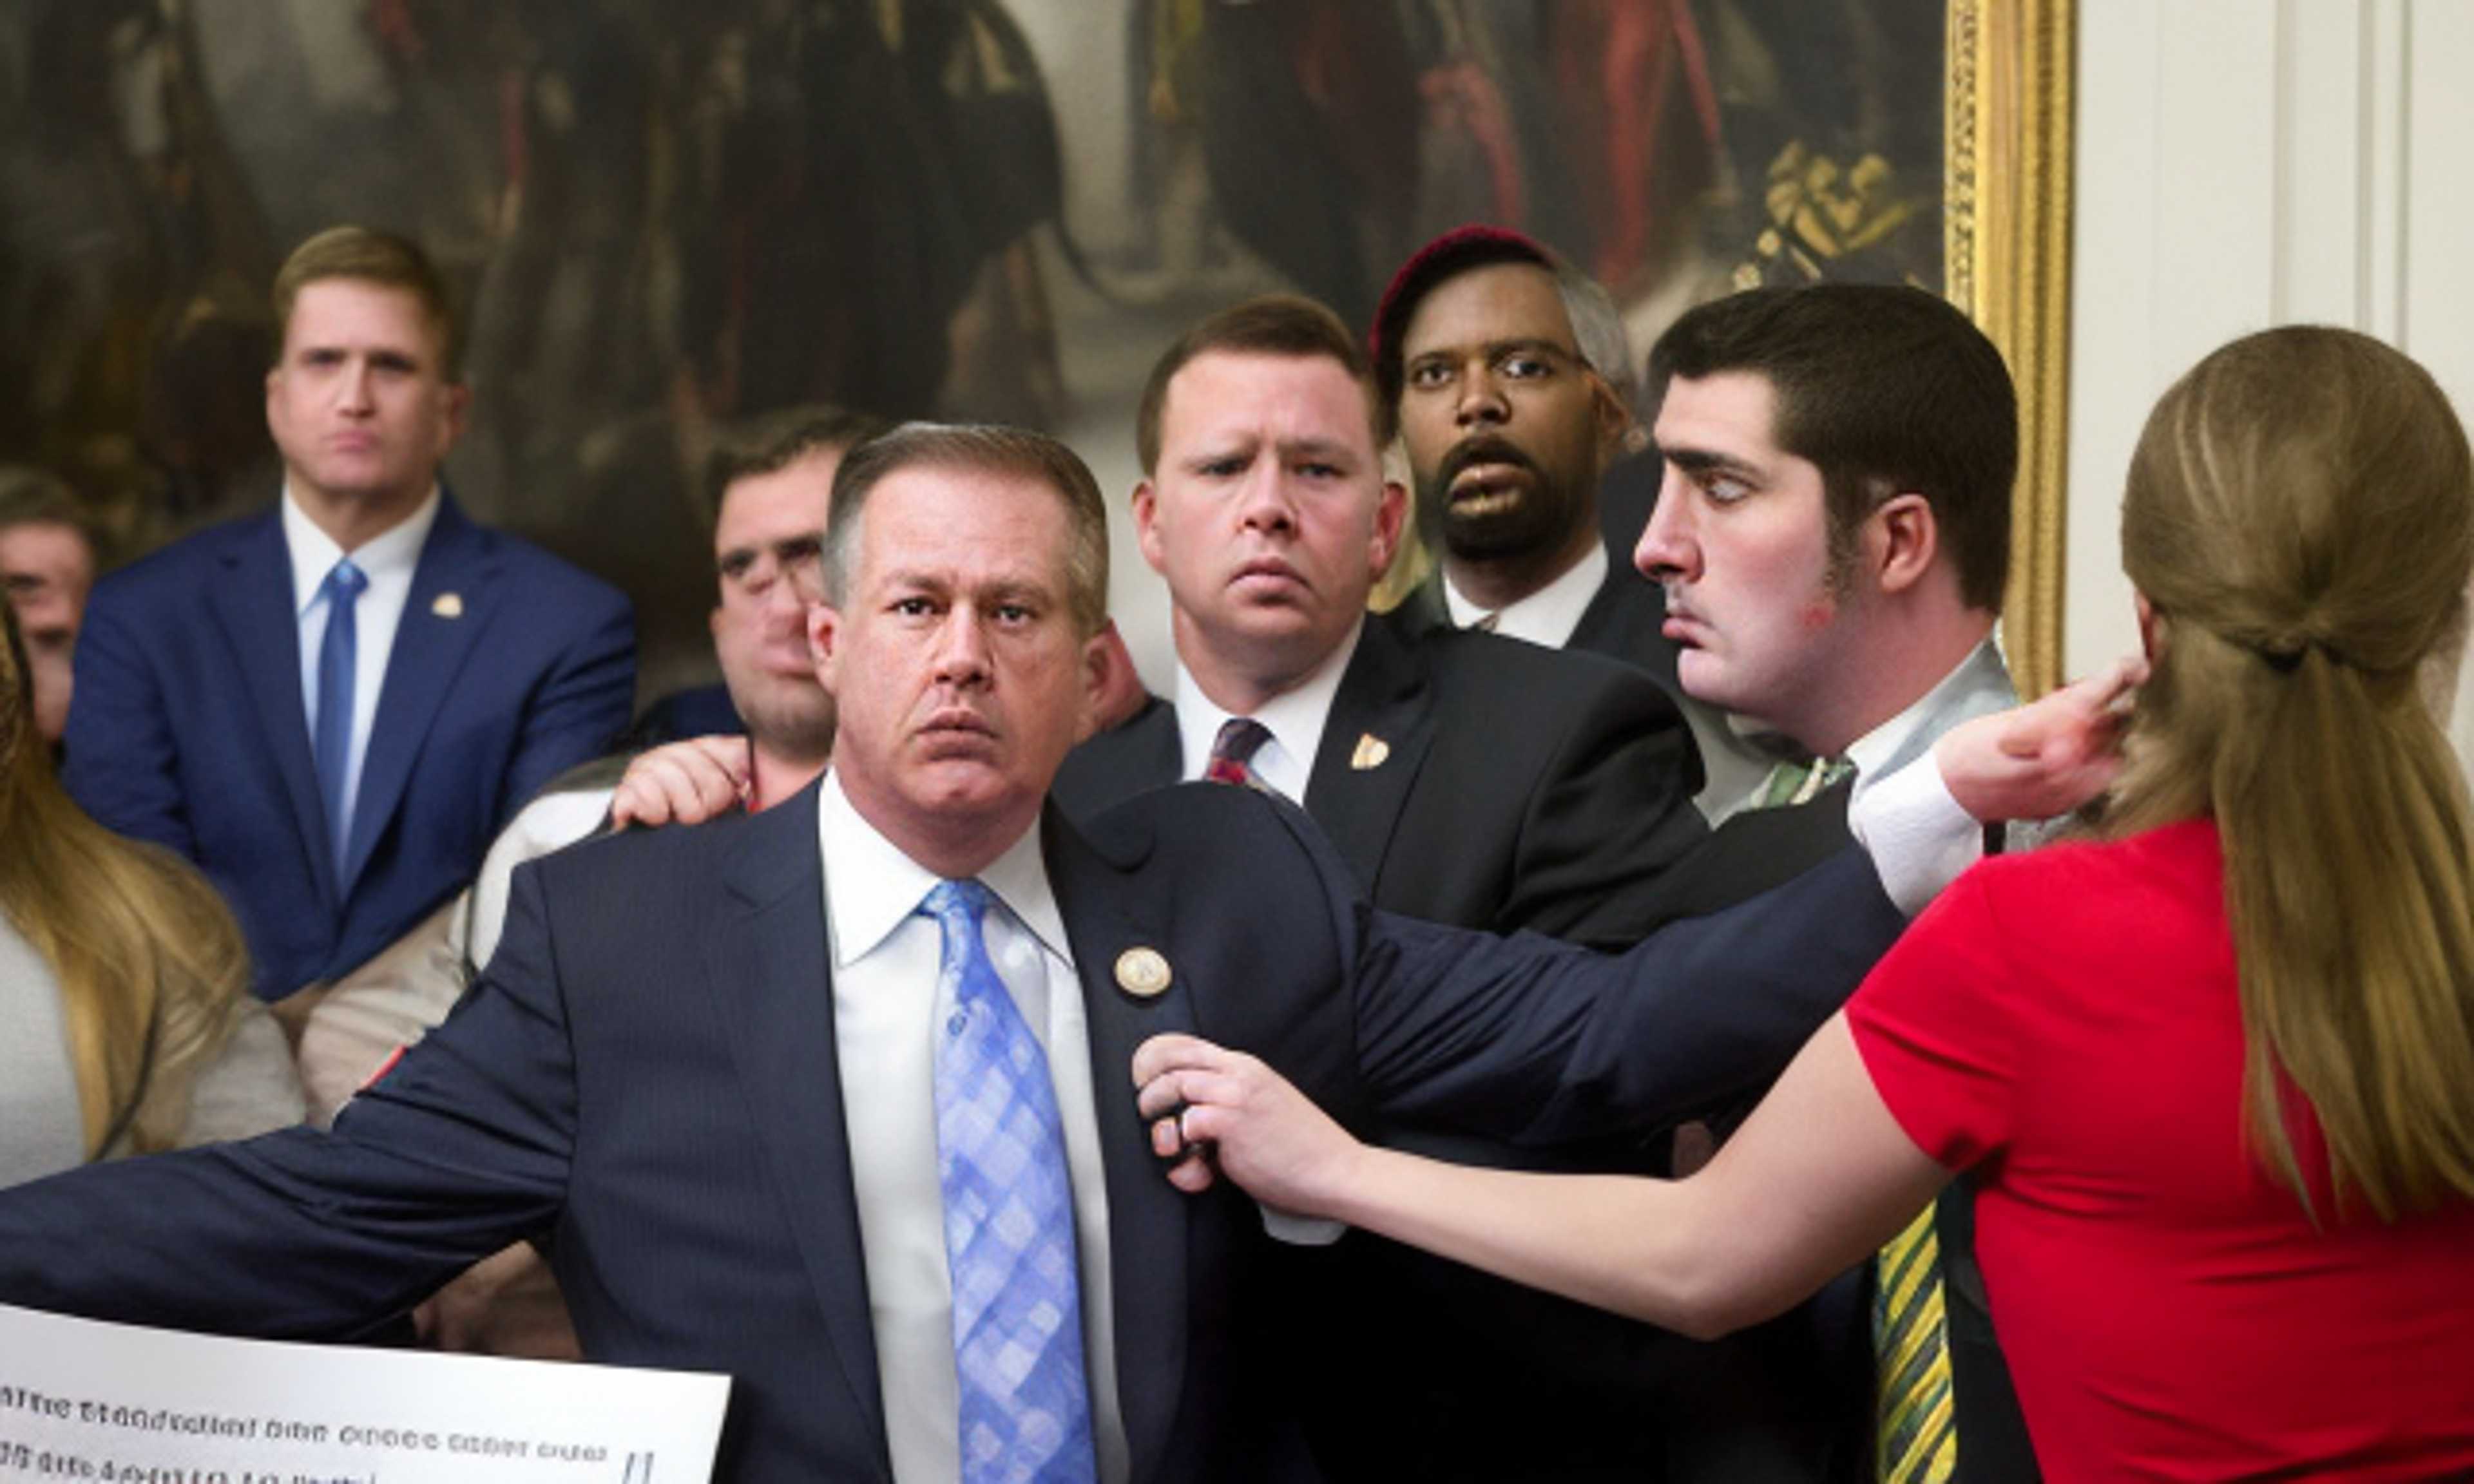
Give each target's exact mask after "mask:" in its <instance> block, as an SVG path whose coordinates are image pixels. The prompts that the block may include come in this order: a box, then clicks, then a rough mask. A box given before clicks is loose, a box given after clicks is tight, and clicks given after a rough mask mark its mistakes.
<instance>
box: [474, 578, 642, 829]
mask: <svg viewBox="0 0 2474 1484" xmlns="http://www.w3.org/2000/svg"><path fill="white" fill-rule="evenodd" d="M593 591H594V597H595V599H596V600H597V601H596V603H595V605H594V609H593V610H592V611H591V612H590V614H589V615H588V616H587V617H586V618H585V619H584V621H583V622H581V623H580V624H579V625H578V627H577V633H576V637H575V642H574V643H573V644H571V645H570V646H569V648H568V649H567V651H566V652H565V653H564V654H563V655H561V656H560V657H559V660H558V662H557V664H556V665H555V666H554V667H553V668H552V669H551V670H550V672H549V673H548V674H547V675H546V676H545V677H544V678H543V680H542V682H541V685H540V688H538V689H537V690H535V691H534V692H533V696H532V701H531V704H530V705H529V706H526V708H525V710H524V718H523V731H522V734H521V736H519V737H518V738H517V740H516V749H515V753H514V755H513V757H512V758H511V759H510V761H509V762H508V765H507V775H506V786H505V791H504V792H503V793H501V794H500V795H499V797H498V810H497V822H498V823H499V824H504V823H505V822H506V821H507V820H508V819H510V818H512V817H513V816H514V814H515V812H516V811H517V810H518V809H520V808H521V807H523V805H524V803H525V802H526V801H527V800H530V799H531V798H532V797H533V795H534V794H536V793H538V792H540V791H541V787H542V785H543V784H545V783H546V782H548V781H549V780H550V779H551V778H556V777H557V776H558V775H560V774H562V773H565V772H566V771H567V770H568V769H570V768H572V767H574V766H575V765H576V764H577V763H580V762H584V761H586V760H588V759H590V758H594V757H597V756H599V755H601V754H602V753H603V752H604V751H605V750H607V749H608V747H609V746H610V743H611V739H612V738H614V737H616V736H618V733H619V732H620V731H622V730H625V729H626V726H627V719H628V717H629V715H630V714H631V708H632V707H633V706H634V705H635V701H636V621H635V615H634V613H633V612H632V611H631V610H629V608H628V606H627V600H626V599H625V598H623V597H620V596H619V595H618V593H617V592H615V591H612V590H610V589H608V588H605V587H602V586H600V585H598V584H594V587H593Z"/></svg>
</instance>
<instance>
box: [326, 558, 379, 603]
mask: <svg viewBox="0 0 2474 1484" xmlns="http://www.w3.org/2000/svg"><path fill="white" fill-rule="evenodd" d="M369 585H370V575H369V574H368V573H367V572H364V571H362V570H361V569H360V568H359V567H357V566H354V565H353V564H352V558H350V557H341V558H338V559H336V562H335V564H334V565H333V566H331V567H329V568H327V581H326V583H325V584H324V585H323V586H325V588H326V591H327V601H328V602H338V601H340V602H344V603H350V602H352V600H353V599H355V598H358V597H359V596H360V595H361V589H362V588H364V587H367V586H369Z"/></svg>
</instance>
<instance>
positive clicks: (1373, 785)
mask: <svg viewBox="0 0 2474 1484" xmlns="http://www.w3.org/2000/svg"><path fill="white" fill-rule="evenodd" d="M1382 421H1383V419H1382V417H1381V413H1380V410H1379V408H1377V407H1376V406H1374V405H1373V404H1372V403H1371V402H1370V393H1369V389H1368V386H1367V382H1366V375H1365V363H1364V360H1363V359H1362V357H1361V355H1360V353H1359V352H1358V350H1357V347H1356V346H1355V345H1354V343H1353V342H1352V340H1351V337H1350V336H1349V334H1348V332H1347V330H1346V327H1345V326H1344V325H1342V324H1341V323H1340V321H1339V320H1338V319H1337V318H1336V317H1335V316H1333V315H1332V314H1331V313H1330V311H1328V310H1326V309H1324V308H1322V306H1321V305H1319V304H1315V303H1312V302H1310V301H1308V300H1305V299H1293V298H1283V297H1274V298H1269V299H1255V300H1251V301H1249V302H1247V303H1244V304H1240V305H1237V306H1235V307H1234V308H1231V309H1228V310H1225V311H1222V312H1221V313H1219V314H1215V315H1212V316H1210V317H1208V318H1207V319H1205V320H1203V321H1201V323H1198V324H1196V325H1195V326H1194V327H1193V328H1192V329H1190V330H1188V331H1187V332H1186V333H1185V334H1184V335H1183V336H1182V337H1180V338H1179V339H1178V341H1177V342H1176V345H1174V346H1173V347H1170V348H1169V350H1168V351H1167V352H1166V353H1164V354H1163V355H1162V356H1161V357H1160V359H1159V361H1158V362H1157V364H1156V365H1155V366H1154V367H1153V369H1152V375H1151V379H1150V385H1149V387H1148V389H1147V391H1146V393H1145V395H1144V398H1143V405H1142V412H1141V422H1140V426H1139V428H1138V431H1137V440H1136V441H1137V443H1138V444H1139V447H1140V451H1141V454H1142V458H1143V463H1144V468H1145V478H1144V480H1143V482H1142V484H1141V485H1140V486H1139V487H1138V488H1137V489H1136V490H1135V491H1134V521H1135V527H1136V530H1137V532H1138V533H1139V536H1140V539H1141V543H1142V551H1143V555H1144V558H1145V559H1146V560H1147V561H1148V562H1150V563H1151V565H1152V568H1153V569H1154V570H1156V571H1158V572H1159V573H1160V574H1161V575H1162V576H1163V577H1164V578H1165V579H1166V580H1167V582H1168V587H1169V598H1170V602H1171V605H1172V612H1173V624H1174V628H1175V634H1176V650H1177V659H1178V664H1177V695H1176V703H1175V704H1174V705H1169V704H1165V703H1163V704H1156V705H1154V706H1151V707H1150V708H1148V709H1147V710H1146V711H1145V712H1144V713H1143V714H1142V715H1140V716H1138V717H1137V718H1136V719H1135V720H1134V721H1132V722H1131V723H1129V724H1128V725H1126V726H1122V727H1118V728H1116V729H1113V730H1109V731H1106V732H1103V733H1101V734H1099V735H1098V736H1095V737H1093V738H1092V739H1091V740H1090V741H1089V742H1087V743H1085V744H1084V745H1083V746H1082V747H1080V748H1079V749H1077V750H1076V752H1075V753H1074V754H1072V755H1071V756H1070V757H1068V758H1067V760H1066V764H1065V766H1064V768H1063V769H1062V770H1061V771H1060V772H1059V773H1058V775H1057V780H1056V796H1057V800H1058V802H1060V803H1062V804H1064V805H1065V806H1066V808H1067V809H1068V810H1069V811H1071V812H1073V813H1075V814H1076V815H1077V816H1078V817H1088V816H1089V815H1091V814H1093V813H1095V812H1097V811H1098V810H1099V809H1101V808H1103V807H1104V806H1106V805H1107V804H1110V803H1114V802H1118V801H1119V800H1122V799H1125V798H1128V797H1130V796H1131V795H1133V794H1136V793H1140V792H1143V791H1146V790H1149V789H1152V788H1157V787H1160V786H1162V785H1165V784H1168V783H1174V782H1176V781H1178V780H1180V779H1191V778H1201V777H1203V776H1205V774H1206V772H1207V771H1208V770H1209V769H1210V767H1211V766H1212V764H1213V761H1214V750H1215V747H1216V746H1217V745H1218V743H1219V739H1220V737H1221V734H1222V733H1223V732H1224V731H1225V730H1229V729H1230V728H1234V727H1246V728H1256V729H1260V733H1259V735H1258V736H1256V738H1255V740H1254V741H1253V743H1252V745H1251V747H1250V749H1249V750H1248V751H1247V753H1246V755H1245V756H1244V758H1243V759H1242V764H1243V767H1244V769H1245V771H1246V773H1247V774H1248V776H1249V777H1250V778H1252V779H1254V780H1255V781H1257V782H1259V783H1260V784H1262V785H1263V786H1266V787H1269V788H1271V789H1273V791H1275V792H1277V793H1279V794H1281V795H1283V796H1284V797H1286V798H1288V799H1291V800H1293V801H1296V802H1299V803H1301V804H1302V805H1303V806H1304V808H1305V810H1306V812H1307V813H1308V814H1309V815H1311V816H1312V817H1313V818H1314V820H1315V822H1316V824H1318V825H1320V826H1322V829H1323V832H1324V833H1325V834H1326V835H1328V836H1329V837H1330V838H1331V840H1332V842H1333V844H1335V845H1336V846H1338V847H1339V849H1340V851H1341V854H1342V856H1343V857H1344V858H1346V860H1347V861H1348V862H1349V864H1350V866H1351V868H1352V869H1353V870H1355V872H1356V873H1357V879H1358V881H1359V882H1360V884H1361V885H1362V886H1363V887H1364V888H1365V890H1366V891H1367V892H1368V894H1369V895H1370V897H1371V898H1373V900H1374V901H1375V903H1376V904H1377V905H1379V906H1382V907H1384V908H1386V909H1388V910H1391V911H1397V912H1406V913H1409V914H1411V915H1413V916H1418V917H1422V918H1426V919H1428V920H1429V921H1433V922H1451V923H1455V924H1458V925H1461V926H1465V927H1483V928H1488V929H1491V930H1492V931H1495V932H1509V931H1512V930H1513V929H1516V928H1524V927H1525V928H1530V929H1534V930H1537V931H1541V932H1547V933H1552V934H1554V935H1556V936H1558V937H1562V938H1564V939H1566V940H1569V941H1574V942H1582V943H1589V944H1591V945H1600V946H1610V947H1622V946H1628V945H1631V944H1633V943H1635V942H1637V941H1638V940H1639V939H1640V937H1641V936H1642V935H1643V934H1645V933H1647V932H1648V931H1649V929H1650V928H1651V927H1652V926H1654V925H1655V924H1656V922H1658V921H1659V920H1660V916H1661V914H1660V911H1659V909H1658V907H1657V898H1656V890H1657V887H1658V883H1659V879H1660V877H1661V874H1662V872H1663V871H1664V869H1665V868H1666V866H1667V865H1668V864H1669V863H1670V862H1672V861H1673V860H1675V859H1676V858H1677V857H1678V856H1679V855H1680V854H1682V853H1683V852H1684V851H1685V850H1687V849H1689V848H1690V847H1691V846H1692V845H1693V844H1695V843H1696V842H1697V841H1698V840H1699V839H1700V838H1701V835H1702V828H1701V823H1700V821H1699V819H1698V817H1697V816H1695V815H1694V814H1693V813H1692V811H1691V808H1690V806H1689V802H1688V801H1689V797H1690V793H1691V790H1692V787H1693V785H1694V782H1695V779H1696V774H1695V771H1694V764H1693V761H1692V753H1691V743H1690V741H1689V739H1688V738H1687V736H1686V733H1685V731H1684V729H1683V727H1682V726H1681V725H1680V723H1679V722H1678V721H1677V719H1676V716H1675V711H1674V708H1673V706H1671V705H1669V704H1668V703H1667V702H1666V700H1665V698H1664V697H1663V696H1662V695H1661V693H1660V692H1659V691H1658V689H1657V687H1655V686H1654V685H1651V684H1649V683H1648V682H1646V681H1644V680H1642V679H1641V678H1640V677H1639V676H1637V674H1634V673H1632V672H1629V671H1627V670H1625V669H1624V668H1623V667H1621V666H1617V665H1613V664H1608V663H1603V662H1600V661H1597V660H1594V659H1589V658H1579V657H1567V656H1558V655H1553V654H1549V653H1546V652H1544V651H1540V650H1538V649H1536V648H1533V647H1530V646H1526V645H1520V644H1516V643H1513V642H1511V641H1508V640H1503V639H1498V638H1494V637H1492V636H1489V635H1485V634H1460V633H1455V632H1450V631H1439V632H1432V633H1427V634H1413V633H1412V632H1410V631H1409V630H1408V629H1407V628H1406V627H1405V626H1403V625H1401V624H1399V623H1397V622H1395V621H1394V620H1392V619H1389V618H1386V617H1381V616H1370V615H1369V614H1368V613H1367V611H1366V596H1367V593H1368V591H1369V589H1370V587H1371V586H1373V583H1374V580H1375V578H1376V577H1377V575H1379V574H1380V572H1381V571H1382V569H1383V567H1384V565H1385V564H1386V563H1387V562H1389V561H1390V559H1391V553H1392V549H1393V543H1394V542H1395V540H1396V539H1397V537H1398V535H1399V530H1400V520H1401V509H1402V505H1403V503H1404V499H1405V495H1404V492H1403V491H1401V489H1400V488H1399V487H1398V486H1397V485H1394V484H1390V483H1387V482H1386V481H1385V480H1384V478H1383V471H1382V463H1381V448H1382V444H1383V443H1384V441H1385V430H1384V429H1383V427H1382ZM1224 751H1225V750H1224Z"/></svg>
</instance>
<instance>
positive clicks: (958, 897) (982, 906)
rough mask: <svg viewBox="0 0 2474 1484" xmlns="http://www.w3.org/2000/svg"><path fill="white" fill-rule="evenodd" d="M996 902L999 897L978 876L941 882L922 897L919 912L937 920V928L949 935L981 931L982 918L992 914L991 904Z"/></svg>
mask: <svg viewBox="0 0 2474 1484" xmlns="http://www.w3.org/2000/svg"><path fill="white" fill-rule="evenodd" d="M995 899H996V894H995V893H994V892H991V891H989V890H988V889H987V887H986V886H985V885H983V884H982V883H981V882H980V880H979V879H978V878H977V877H970V878H966V879H964V880H960V881H939V882H937V883H936V884H935V885H934V887H931V888H930V889H929V892H928V895H927V896H926V897H924V898H920V901H919V911H920V914H921V915H922V916H925V917H932V918H934V919H935V920H936V923H937V925H938V926H940V927H942V928H944V929H945V930H946V931H948V932H952V931H954V930H956V929H962V930H965V931H969V932H977V931H979V928H980V921H981V919H982V918H984V917H986V916H987V915H988V903H989V902H991V901H994V900H995Z"/></svg>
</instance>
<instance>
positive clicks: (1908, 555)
mask: <svg viewBox="0 0 2474 1484" xmlns="http://www.w3.org/2000/svg"><path fill="white" fill-rule="evenodd" d="M1865 524H1866V525H1867V526H1868V527H1869V528H1870V529H1869V531H1868V532H1867V536H1868V544H1871V545H1874V546H1875V547H1876V548H1877V549H1876V550H1875V551H1874V552H1872V553H1871V556H1872V561H1871V562H1870V563H1869V565H1870V566H1871V567H1872V569H1873V571H1874V573H1875V579H1874V580H1875V581H1876V582H1877V583H1878V584H1879V585H1880V589H1881V590H1882V591H1883V592H1905V591H1907V590H1909V589H1911V588H1913V587H1914V586H1916V585H1917V584H1919V583H1921V582H1923V581H1924V580H1925V576H1926V574H1927V573H1928V572H1930V571H1931V570H1932V564H1933V559H1934V558H1935V557H1936V556H1938V555H1939V554H1940V552H1941V525H1940V522H1938V521H1936V520H1935V519H1934V518H1933V508H1932V502H1931V501H1930V500H1928V499H1926V498H1925V497H1924V496H1923V495H1921V494H1917V493H1914V492H1913V491H1909V492H1907V493H1904V494H1894V495H1892V496H1890V497H1889V498H1888V499H1886V500H1884V501H1882V502H1881V503H1880V505H1879V506H1877V507H1875V509H1874V511H1873V514H1872V515H1871V516H1870V517H1869V518H1868V519H1867V520H1866V522H1865Z"/></svg>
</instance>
